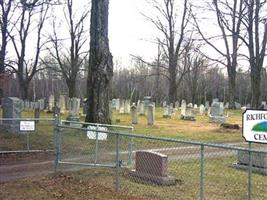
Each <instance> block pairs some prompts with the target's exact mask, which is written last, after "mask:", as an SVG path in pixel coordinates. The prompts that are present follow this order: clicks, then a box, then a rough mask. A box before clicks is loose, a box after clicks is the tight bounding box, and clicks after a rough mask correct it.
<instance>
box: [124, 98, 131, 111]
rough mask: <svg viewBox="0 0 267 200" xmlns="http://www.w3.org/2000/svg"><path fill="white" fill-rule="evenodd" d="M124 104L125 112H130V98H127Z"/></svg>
mask: <svg viewBox="0 0 267 200" xmlns="http://www.w3.org/2000/svg"><path fill="white" fill-rule="evenodd" d="M124 106H125V108H124V114H129V113H130V112H131V105H130V100H125V104H124Z"/></svg>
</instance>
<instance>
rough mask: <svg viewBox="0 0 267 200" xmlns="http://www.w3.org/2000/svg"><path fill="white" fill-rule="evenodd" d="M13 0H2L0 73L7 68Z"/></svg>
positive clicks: (0, 6) (0, 2)
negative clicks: (7, 49) (7, 48)
mask: <svg viewBox="0 0 267 200" xmlns="http://www.w3.org/2000/svg"><path fill="white" fill-rule="evenodd" d="M12 2H13V0H7V1H5V0H0V9H1V16H0V28H1V48H0V73H4V72H5V68H6V47H7V42H8V26H9V22H10V15H11V14H12V13H13V12H12Z"/></svg>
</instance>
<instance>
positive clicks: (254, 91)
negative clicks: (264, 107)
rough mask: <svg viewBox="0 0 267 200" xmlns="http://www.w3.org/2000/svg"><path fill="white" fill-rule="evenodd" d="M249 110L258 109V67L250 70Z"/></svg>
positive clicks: (259, 79) (259, 80)
mask: <svg viewBox="0 0 267 200" xmlns="http://www.w3.org/2000/svg"><path fill="white" fill-rule="evenodd" d="M250 78H251V108H254V109H257V108H259V107H260V94H261V92H260V85H261V73H260V69H259V68H258V67H256V66H255V67H252V68H251V74H250Z"/></svg>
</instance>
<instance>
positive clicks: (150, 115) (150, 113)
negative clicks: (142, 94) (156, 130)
mask: <svg viewBox="0 0 267 200" xmlns="http://www.w3.org/2000/svg"><path fill="white" fill-rule="evenodd" d="M154 123H155V106H154V105H153V104H150V105H149V106H148V108H147V125H149V126H153V125H154Z"/></svg>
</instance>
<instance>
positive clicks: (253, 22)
mask: <svg viewBox="0 0 267 200" xmlns="http://www.w3.org/2000/svg"><path fill="white" fill-rule="evenodd" d="M266 3H267V2H266V1H265V0H244V4H245V5H246V13H245V14H244V17H243V18H242V23H243V25H244V27H245V29H246V33H244V35H242V36H241V35H240V38H241V39H242V41H243V42H244V43H245V45H246V46H247V48H248V52H249V55H248V57H247V58H248V60H249V64H250V78H251V106H252V108H258V107H259V106H260V96H261V92H260V91H261V90H260V86H261V72H262V66H263V62H264V57H265V51H266V43H267V21H266V16H261V15H262V14H264V13H263V12H262V11H263V9H264V6H266V5H267V4H266ZM261 32H262V34H261Z"/></svg>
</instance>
